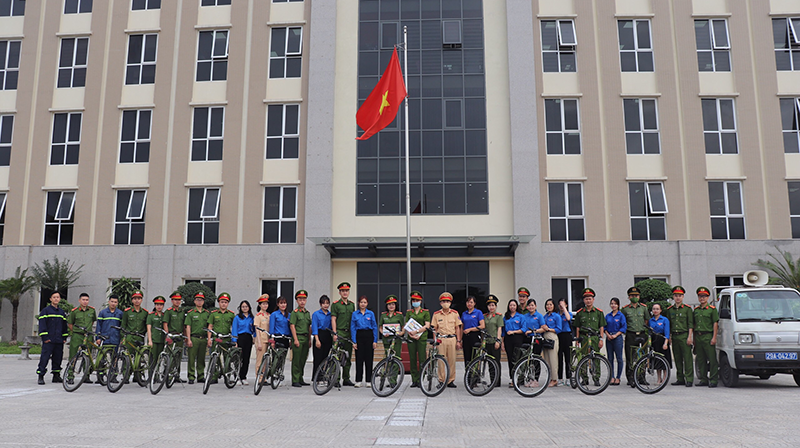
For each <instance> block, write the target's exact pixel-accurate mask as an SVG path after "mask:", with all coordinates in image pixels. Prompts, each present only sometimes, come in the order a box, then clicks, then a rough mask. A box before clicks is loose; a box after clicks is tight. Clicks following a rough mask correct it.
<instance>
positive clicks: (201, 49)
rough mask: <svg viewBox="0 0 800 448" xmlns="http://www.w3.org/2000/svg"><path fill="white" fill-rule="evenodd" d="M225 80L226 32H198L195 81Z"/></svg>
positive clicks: (226, 67)
mask: <svg viewBox="0 0 800 448" xmlns="http://www.w3.org/2000/svg"><path fill="white" fill-rule="evenodd" d="M228 4H230V3H228ZM227 79H228V31H227V30H214V31H200V33H199V35H198V41H197V77H196V81H225V80H227Z"/></svg>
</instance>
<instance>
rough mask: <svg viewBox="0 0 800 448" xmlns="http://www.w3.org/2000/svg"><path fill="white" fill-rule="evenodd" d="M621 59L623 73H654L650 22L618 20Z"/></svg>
mask: <svg viewBox="0 0 800 448" xmlns="http://www.w3.org/2000/svg"><path fill="white" fill-rule="evenodd" d="M617 29H618V31H619V58H620V65H621V67H622V71H623V72H652V71H653V70H654V69H655V67H654V64H653V44H652V39H651V36H650V20H647V19H638V20H618V21H617Z"/></svg>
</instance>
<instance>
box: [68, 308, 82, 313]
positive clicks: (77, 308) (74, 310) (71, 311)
mask: <svg viewBox="0 0 800 448" xmlns="http://www.w3.org/2000/svg"><path fill="white" fill-rule="evenodd" d="M78 308H80V307H79V306H76V307H75V308H73V309H72V311H75V310H77V309H78ZM72 311H70V313H71V312H72Z"/></svg>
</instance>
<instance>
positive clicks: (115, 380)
mask: <svg viewBox="0 0 800 448" xmlns="http://www.w3.org/2000/svg"><path fill="white" fill-rule="evenodd" d="M130 369H131V359H130V358H129V357H128V355H127V354H118V355H117V356H116V357H114V360H113V361H112V362H111V368H110V369H108V383H106V387H107V388H108V391H109V392H111V393H114V392H117V391H118V390H120V389H122V386H123V385H125V381H126V380H127V379H128V376H130Z"/></svg>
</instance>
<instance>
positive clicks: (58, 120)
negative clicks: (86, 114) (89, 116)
mask: <svg viewBox="0 0 800 448" xmlns="http://www.w3.org/2000/svg"><path fill="white" fill-rule="evenodd" d="M82 118H83V115H82V114H81V113H80V112H69V113H60V114H54V115H53V143H52V145H51V146H50V165H77V164H78V155H79V152H80V149H81V119H82Z"/></svg>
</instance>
